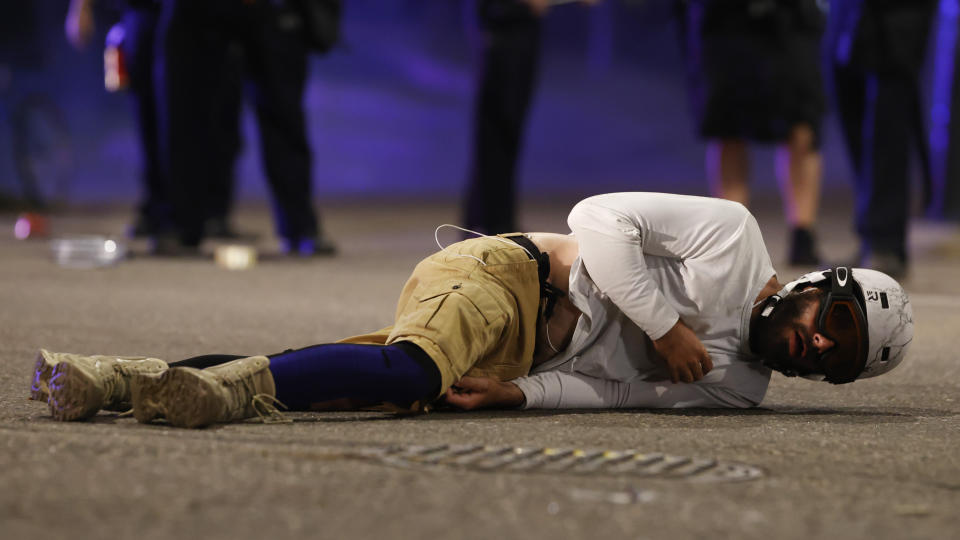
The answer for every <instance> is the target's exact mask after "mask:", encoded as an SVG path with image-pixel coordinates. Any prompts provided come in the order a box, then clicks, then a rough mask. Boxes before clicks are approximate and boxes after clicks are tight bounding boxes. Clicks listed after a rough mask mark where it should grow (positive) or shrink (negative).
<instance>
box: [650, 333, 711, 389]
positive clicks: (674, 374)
mask: <svg viewBox="0 0 960 540" xmlns="http://www.w3.org/2000/svg"><path fill="white" fill-rule="evenodd" d="M653 346H654V348H656V349H657V352H658V353H660V356H662V357H663V358H664V359H665V360H666V361H667V371H668V372H669V373H670V380H671V381H673V382H675V383H678V382H685V383H691V382H693V381H699V380H700V379H702V378H703V376H704V375H705V374H706V373H708V372H709V371H710V370H711V369H713V361H711V360H710V355H709V354H707V349H705V348H704V346H703V343H700V340H699V339H697V336H696V335H694V333H693V330H690V327H688V326H687V325H685V324H683V321H681V320H679V319H677V324H675V325H673V328H671V329H670V330H669V331H668V332H667V333H666V334H664V335H663V336H662V337H661V338H660V339H657V340H654V342H653Z"/></svg>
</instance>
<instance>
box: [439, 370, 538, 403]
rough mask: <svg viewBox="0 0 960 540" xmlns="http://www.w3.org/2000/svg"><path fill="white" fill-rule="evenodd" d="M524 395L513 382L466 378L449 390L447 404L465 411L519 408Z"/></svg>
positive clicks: (487, 378)
mask: <svg viewBox="0 0 960 540" xmlns="http://www.w3.org/2000/svg"><path fill="white" fill-rule="evenodd" d="M523 401H524V395H523V391H522V390H520V387H518V386H517V385H515V384H513V383H512V382H502V381H498V380H496V379H491V378H489V377H464V378H462V379H460V380H459V381H457V383H456V384H454V385H453V386H451V387H450V388H448V389H447V403H449V404H450V405H453V406H454V407H457V408H459V409H464V410H468V411H469V410H473V409H484V408H493V407H519V406H520V405H523Z"/></svg>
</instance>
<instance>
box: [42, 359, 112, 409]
mask: <svg viewBox="0 0 960 540" xmlns="http://www.w3.org/2000/svg"><path fill="white" fill-rule="evenodd" d="M48 388H49V393H50V398H49V399H48V400H47V405H48V406H49V407H50V414H51V415H53V419H54V420H58V421H61V422H69V421H73V420H83V419H86V418H90V417H91V416H94V415H95V414H97V411H99V410H100V408H101V407H102V406H103V389H102V388H100V387H99V386H98V385H97V383H96V381H95V380H94V378H93V377H91V376H90V375H89V374H88V373H87V372H86V371H84V370H83V369H82V368H80V367H79V366H76V365H74V364H72V363H70V362H60V363H58V364H56V365H55V366H53V371H52V373H51V375H50V380H49V385H48Z"/></svg>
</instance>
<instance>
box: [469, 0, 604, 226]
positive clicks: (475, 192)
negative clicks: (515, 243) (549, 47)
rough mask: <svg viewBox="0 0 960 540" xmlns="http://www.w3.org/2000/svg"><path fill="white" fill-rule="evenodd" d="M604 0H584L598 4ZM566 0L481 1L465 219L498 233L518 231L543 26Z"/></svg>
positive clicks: (478, 8)
mask: <svg viewBox="0 0 960 540" xmlns="http://www.w3.org/2000/svg"><path fill="white" fill-rule="evenodd" d="M597 1H599V0H581V2H582V3H584V4H594V3H596V2H597ZM559 3H569V2H566V1H563V0H559V1H557V0H478V2H477V10H478V19H479V22H480V28H481V40H482V43H481V53H480V57H481V58H480V71H479V74H478V77H477V90H476V98H475V102H474V112H473V151H472V152H473V156H472V163H471V169H470V173H469V180H468V187H467V191H466V197H465V199H464V202H463V221H464V223H465V226H466V228H468V229H471V230H474V231H478V232H483V233H486V234H496V233H505V232H513V231H516V230H518V227H517V222H516V213H517V212H516V207H517V203H516V200H517V187H516V174H517V161H518V157H519V154H520V150H521V146H522V143H523V132H524V127H525V124H526V120H527V113H528V111H529V109H530V98H531V96H532V95H533V91H534V88H535V86H536V81H537V70H538V65H539V63H540V62H539V61H540V28H541V21H542V19H543V16H544V14H545V13H546V12H547V10H548V9H549V7H550V6H551V5H552V4H559Z"/></svg>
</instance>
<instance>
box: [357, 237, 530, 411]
mask: <svg viewBox="0 0 960 540" xmlns="http://www.w3.org/2000/svg"><path fill="white" fill-rule="evenodd" d="M507 236H509V235H507ZM474 257H475V258H474ZM481 261H482V262H481ZM539 303H540V283H539V280H538V276H537V263H536V262H535V261H533V260H532V259H530V257H528V256H527V252H526V251H525V250H523V249H522V248H521V247H520V246H519V245H517V244H516V243H514V242H513V241H512V240H508V239H506V238H504V237H484V238H473V239H469V240H464V241H462V242H458V243H456V244H453V245H451V246H449V247H447V248H446V249H445V250H444V251H441V252H439V253H436V254H434V255H431V256H430V257H428V258H426V259H424V260H423V261H421V262H420V263H419V264H418V265H417V267H416V268H415V269H414V270H413V274H412V275H411V276H410V279H408V280H407V283H406V285H405V286H404V287H403V292H401V293H400V300H399V302H398V303H397V313H396V317H395V319H394V320H395V322H394V324H393V326H388V327H387V328H384V329H382V330H379V331H377V332H374V333H372V334H365V335H361V336H355V337H352V338H348V339H345V340H343V341H342V343H365V344H379V345H389V344H390V343H393V342H396V341H410V342H412V343H414V344H416V345H417V346H419V347H420V348H421V349H423V350H424V351H426V353H427V354H428V355H430V358H432V359H433V361H434V362H436V364H437V368H439V370H440V374H441V377H442V381H443V382H442V385H441V388H440V394H439V395H443V394H444V392H446V390H447V388H449V387H450V386H451V385H452V384H454V383H455V382H456V381H458V380H459V379H460V378H461V377H463V376H464V375H471V376H486V377H493V378H496V379H499V380H510V379H514V378H517V377H521V376H523V375H526V374H527V373H528V372H529V371H530V366H531V363H532V361H533V348H534V344H535V342H536V324H537V320H536V319H537V310H538V308H539ZM438 397H439V396H438Z"/></svg>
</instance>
